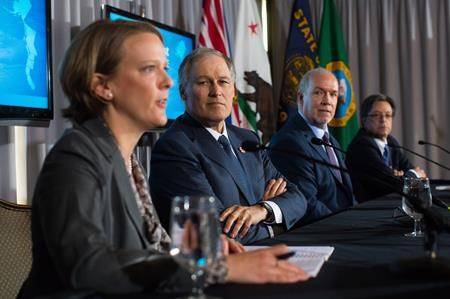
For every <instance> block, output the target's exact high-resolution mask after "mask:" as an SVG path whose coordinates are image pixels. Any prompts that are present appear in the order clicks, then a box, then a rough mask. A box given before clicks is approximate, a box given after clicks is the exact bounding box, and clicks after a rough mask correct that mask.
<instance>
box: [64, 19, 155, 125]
mask: <svg viewBox="0 0 450 299" xmlns="http://www.w3.org/2000/svg"><path fill="white" fill-rule="evenodd" d="M146 32H148V33H152V34H155V35H156V36H158V37H159V39H160V40H161V41H162V37H161V34H160V33H159V31H158V30H157V29H156V28H155V27H153V26H152V25H151V24H149V23H144V22H129V21H114V22H112V21H108V20H100V21H96V22H94V23H92V24H90V25H89V26H87V27H86V28H85V29H84V30H82V31H81V32H79V33H78V34H77V35H76V36H75V38H74V40H73V41H72V43H71V45H70V46H69V48H68V49H67V51H66V54H65V56H64V59H63V62H62V64H61V68H60V72H59V79H60V82H61V86H62V89H63V91H64V93H65V94H66V96H67V97H68V98H69V107H68V108H66V109H63V116H64V117H66V118H69V119H70V120H71V121H72V122H77V123H82V122H84V121H85V120H87V119H90V118H93V117H97V116H99V115H100V113H101V112H102V111H103V110H104V108H105V106H106V104H105V102H104V101H103V100H102V99H101V98H99V97H98V96H97V95H96V94H95V93H94V92H93V91H92V90H91V86H90V85H91V81H92V77H93V75H94V73H101V74H103V75H106V76H111V75H113V74H114V73H115V71H116V70H117V66H118V65H119V63H120V61H121V59H122V55H123V53H122V52H123V50H122V46H123V43H124V42H125V40H126V39H127V38H129V37H130V36H132V35H135V34H138V33H146Z"/></svg>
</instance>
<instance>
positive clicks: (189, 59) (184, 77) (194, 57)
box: [178, 48, 236, 100]
mask: <svg viewBox="0 0 450 299" xmlns="http://www.w3.org/2000/svg"><path fill="white" fill-rule="evenodd" d="M210 55H215V56H218V57H221V58H223V60H224V61H225V63H226V64H227V67H228V69H229V70H230V73H231V79H232V80H233V81H235V80H236V71H235V69H234V65H233V62H232V61H231V59H230V58H228V57H227V56H225V55H224V54H222V52H219V51H217V50H214V49H210V48H198V49H195V50H194V51H193V52H192V53H190V54H189V55H188V56H186V57H185V58H184V60H183V62H182V63H181V65H180V68H179V69H178V78H179V80H180V87H179V88H180V95H181V97H182V98H183V99H184V100H186V97H185V95H186V88H187V86H188V83H189V76H190V75H191V69H192V66H193V65H194V64H195V63H197V62H198V61H199V60H200V59H202V58H203V57H206V56H210Z"/></svg>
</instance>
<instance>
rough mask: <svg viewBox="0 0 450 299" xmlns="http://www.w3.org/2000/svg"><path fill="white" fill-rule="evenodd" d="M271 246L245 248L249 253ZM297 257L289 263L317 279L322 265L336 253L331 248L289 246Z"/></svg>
mask: <svg viewBox="0 0 450 299" xmlns="http://www.w3.org/2000/svg"><path fill="white" fill-rule="evenodd" d="M267 247H269V246H245V249H246V250H248V251H252V250H256V249H261V248H267ZM289 250H290V251H295V255H294V256H292V257H290V258H289V259H288V261H289V262H291V263H293V264H294V265H297V266H299V267H300V268H302V269H303V270H305V272H307V273H308V274H309V276H311V277H316V276H317V274H318V273H319V271H320V268H322V265H323V263H324V262H325V261H327V260H328V258H329V257H330V256H331V254H332V253H333V251H334V247H331V246H289Z"/></svg>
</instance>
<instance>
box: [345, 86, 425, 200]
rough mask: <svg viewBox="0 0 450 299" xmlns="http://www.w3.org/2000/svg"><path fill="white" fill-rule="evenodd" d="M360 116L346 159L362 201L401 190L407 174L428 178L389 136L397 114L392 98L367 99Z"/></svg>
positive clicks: (358, 196)
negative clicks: (401, 178) (356, 131)
mask: <svg viewBox="0 0 450 299" xmlns="http://www.w3.org/2000/svg"><path fill="white" fill-rule="evenodd" d="M360 115H361V125H362V128H361V129H360V130H359V132H358V134H357V135H356V136H355V138H354V139H353V140H352V142H351V144H350V145H349V148H348V152H347V157H346V163H347V167H348V169H349V171H350V176H351V178H352V182H353V186H354V189H355V195H356V198H357V200H358V201H359V202H363V201H367V200H370V199H373V198H376V197H379V196H382V195H385V194H388V193H391V192H393V191H394V190H401V188H402V182H401V180H400V179H399V178H400V177H402V176H403V175H404V174H405V173H406V172H407V171H409V172H413V173H414V174H415V175H416V176H419V177H426V174H425V172H424V171H423V170H422V169H420V168H419V167H414V166H413V165H412V164H411V163H410V162H409V160H408V158H407V157H406V156H405V155H404V153H403V152H402V151H401V150H400V149H398V148H396V146H398V145H399V143H398V141H397V140H396V139H395V138H394V137H393V136H391V135H390V134H391V131H392V118H393V117H394V115H395V104H394V101H393V100H392V99H391V98H390V97H388V96H385V95H382V94H374V95H370V96H368V97H367V98H365V99H364V101H363V102H362V104H361V109H360ZM391 145H392V146H391Z"/></svg>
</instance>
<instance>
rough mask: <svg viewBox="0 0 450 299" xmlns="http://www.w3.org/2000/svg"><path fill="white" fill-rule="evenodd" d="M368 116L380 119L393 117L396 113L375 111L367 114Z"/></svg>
mask: <svg viewBox="0 0 450 299" xmlns="http://www.w3.org/2000/svg"><path fill="white" fill-rule="evenodd" d="M367 117H371V118H374V119H378V120H379V119H383V118H386V119H392V118H393V117H394V115H393V114H391V113H373V114H367Z"/></svg>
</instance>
